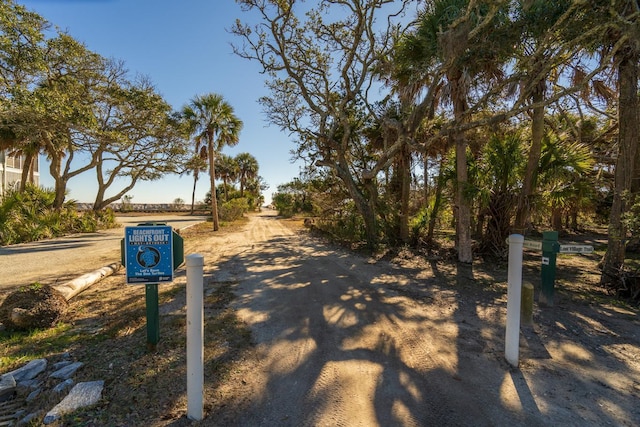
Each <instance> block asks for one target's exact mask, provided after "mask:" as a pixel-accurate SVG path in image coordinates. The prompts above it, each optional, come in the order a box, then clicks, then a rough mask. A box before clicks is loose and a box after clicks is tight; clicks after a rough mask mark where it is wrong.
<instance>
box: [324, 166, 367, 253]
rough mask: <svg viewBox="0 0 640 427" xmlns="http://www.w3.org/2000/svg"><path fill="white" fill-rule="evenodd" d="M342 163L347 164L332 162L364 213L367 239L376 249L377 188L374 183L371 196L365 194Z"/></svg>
mask: <svg viewBox="0 0 640 427" xmlns="http://www.w3.org/2000/svg"><path fill="white" fill-rule="evenodd" d="M342 164H346V161H343V162H342V163H341V162H331V163H330V166H331V167H332V168H333V169H334V170H335V171H336V173H337V175H338V177H339V178H340V179H341V180H342V182H344V184H345V187H346V188H347V191H348V192H349V196H350V197H351V199H352V200H353V202H354V203H355V205H356V209H357V210H358V212H359V213H360V215H362V220H363V222H364V228H365V234H366V239H367V246H368V247H369V249H371V250H374V249H375V248H376V247H377V245H378V221H377V219H376V211H375V194H376V191H377V189H376V188H375V186H374V185H372V184H371V185H370V186H371V187H373V188H371V189H370V191H369V192H370V193H371V194H370V195H371V197H366V196H365V194H363V192H362V191H361V190H360V188H358V185H357V184H356V182H355V180H354V179H353V176H352V175H351V173H350V172H349V170H348V169H347V168H344V167H342Z"/></svg>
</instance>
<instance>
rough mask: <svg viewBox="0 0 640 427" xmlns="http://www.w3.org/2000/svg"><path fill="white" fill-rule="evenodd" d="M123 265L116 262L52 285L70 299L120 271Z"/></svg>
mask: <svg viewBox="0 0 640 427" xmlns="http://www.w3.org/2000/svg"><path fill="white" fill-rule="evenodd" d="M121 266H122V264H120V263H119V262H114V263H112V264H109V265H106V266H104V267H102V268H100V269H98V270H95V271H92V272H90V273H87V274H84V275H82V276H80V277H77V278H75V279H73V280H70V281H68V282H66V283H63V284H61V285H53V286H51V287H52V288H53V289H55V290H57V291H58V292H60V293H61V294H62V296H64V298H65V299H66V300H67V301H69V300H70V299H71V298H73V297H74V296H76V295H78V294H79V293H80V292H82V291H84V290H85V289H87V288H88V287H89V286H91V285H93V284H94V283H97V282H99V281H100V280H102V279H104V278H105V277H107V276H110V275H112V274H113V273H115V272H116V271H118V270H119V269H120V267H121Z"/></svg>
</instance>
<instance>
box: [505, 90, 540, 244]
mask: <svg viewBox="0 0 640 427" xmlns="http://www.w3.org/2000/svg"><path fill="white" fill-rule="evenodd" d="M545 91H546V81H545V80H541V81H540V82H539V83H538V87H537V88H536V90H535V91H534V92H533V95H532V101H533V104H538V103H540V104H542V102H543V101H544V94H545ZM543 138H544V106H543V105H539V106H536V107H534V108H533V113H532V116H531V147H529V157H528V159H527V169H526V171H525V174H524V181H523V183H522V189H521V190H520V196H519V198H518V209H517V211H516V219H515V223H514V227H513V228H514V231H515V232H516V233H520V234H525V229H526V227H527V222H528V221H529V212H530V209H529V207H530V199H531V195H532V194H533V193H534V190H535V187H536V181H537V178H538V165H539V163H540V153H541V152H542V139H543Z"/></svg>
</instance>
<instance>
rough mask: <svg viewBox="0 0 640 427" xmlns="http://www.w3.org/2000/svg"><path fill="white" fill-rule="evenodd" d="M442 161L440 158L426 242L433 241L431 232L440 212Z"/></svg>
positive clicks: (442, 179)
mask: <svg viewBox="0 0 640 427" xmlns="http://www.w3.org/2000/svg"><path fill="white" fill-rule="evenodd" d="M444 160H445V157H444V156H441V157H440V168H439V170H438V178H437V181H436V188H435V199H434V200H433V207H432V208H431V213H430V214H429V229H428V230H427V242H432V241H433V232H434V230H435V228H436V219H437V217H438V213H439V212H440V204H441V203H442V188H443V187H444V178H443V175H444V173H443V169H444Z"/></svg>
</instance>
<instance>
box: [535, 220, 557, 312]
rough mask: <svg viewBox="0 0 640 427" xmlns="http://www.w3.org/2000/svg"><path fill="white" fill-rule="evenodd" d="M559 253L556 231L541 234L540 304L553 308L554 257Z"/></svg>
mask: <svg viewBox="0 0 640 427" xmlns="http://www.w3.org/2000/svg"><path fill="white" fill-rule="evenodd" d="M559 251H560V244H559V243H558V232H557V231H543V232H542V267H541V286H540V298H539V300H540V303H541V304H544V305H546V306H548V307H552V306H553V293H554V287H555V280H556V256H557V254H558V252H559Z"/></svg>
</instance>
